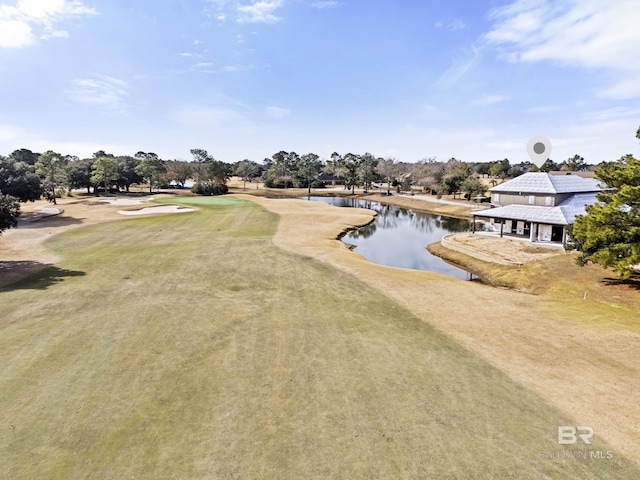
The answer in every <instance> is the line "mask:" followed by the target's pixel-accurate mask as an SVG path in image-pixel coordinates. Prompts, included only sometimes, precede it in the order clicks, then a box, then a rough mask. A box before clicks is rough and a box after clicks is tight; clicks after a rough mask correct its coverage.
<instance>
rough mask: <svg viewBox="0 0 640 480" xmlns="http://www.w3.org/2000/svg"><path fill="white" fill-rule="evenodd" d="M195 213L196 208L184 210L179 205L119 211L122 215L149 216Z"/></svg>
mask: <svg viewBox="0 0 640 480" xmlns="http://www.w3.org/2000/svg"><path fill="white" fill-rule="evenodd" d="M194 211H195V209H194V208H184V207H181V206H179V205H159V206H157V207H144V208H140V209H138V210H118V213H119V214H120V215H149V214H155V213H186V212H194Z"/></svg>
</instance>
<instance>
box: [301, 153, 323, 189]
mask: <svg viewBox="0 0 640 480" xmlns="http://www.w3.org/2000/svg"><path fill="white" fill-rule="evenodd" d="M319 158H320V157H318V155H316V154H315V153H307V154H306V155H302V156H301V157H300V159H299V160H298V163H297V164H296V167H297V176H298V177H299V178H300V179H301V180H302V182H304V184H306V186H307V194H308V195H311V184H312V183H313V182H314V180H316V179H317V178H318V175H320V172H321V171H322V162H321V161H320V160H319Z"/></svg>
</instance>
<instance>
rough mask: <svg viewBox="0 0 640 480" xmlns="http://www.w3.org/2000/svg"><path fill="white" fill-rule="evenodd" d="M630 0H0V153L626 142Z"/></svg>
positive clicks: (559, 150)
mask: <svg viewBox="0 0 640 480" xmlns="http://www.w3.org/2000/svg"><path fill="white" fill-rule="evenodd" d="M638 18H640V2H638V1H637V0H611V1H609V0H575V1H574V0H564V1H563V0H560V1H546V0H489V1H471V0H468V1H460V0H450V1H448V2H444V1H435V0H433V1H417V0H411V1H408V0H407V1H405V0H396V1H383V0H369V1H355V0H335V1H328V0H324V1H323V0H261V1H255V0H239V1H236V0H183V1H179V0H0V154H4V155H7V154H9V153H11V151H13V150H15V149H17V148H29V149H31V150H34V151H45V150H49V149H52V150H55V151H58V152H60V153H63V154H72V155H78V156H80V157H87V156H90V155H91V154H92V153H93V152H95V151H97V150H101V149H102V150H105V151H107V152H110V153H114V154H118V155H120V154H122V155H124V154H134V153H135V152H137V151H139V150H143V151H153V152H155V153H157V154H159V155H160V156H161V157H162V158H165V159H174V158H178V159H185V160H189V159H191V155H190V154H189V150H190V149H192V148H204V149H206V150H208V151H209V152H210V153H212V154H213V155H214V156H215V157H216V158H218V159H220V160H224V161H228V162H234V161H238V160H242V159H244V158H249V159H252V160H255V161H258V162H261V161H262V159H263V158H265V157H270V156H271V155H272V154H273V153H275V152H277V151H279V150H287V151H292V150H293V151H296V152H298V153H300V154H303V153H308V152H314V153H317V154H318V155H320V156H321V158H329V156H330V155H331V153H332V152H334V151H337V152H339V153H342V154H344V153H347V152H353V153H364V152H371V153H373V154H374V155H376V156H383V157H395V158H396V159H398V160H401V161H409V162H413V161H417V160H420V159H423V158H426V157H436V158H437V159H438V160H447V159H449V158H451V157H456V158H458V159H461V160H465V161H491V160H496V159H502V158H509V160H510V161H511V162H512V163H517V162H520V161H523V160H527V159H528V156H527V152H526V144H527V141H528V139H529V138H530V137H532V136H534V135H545V136H547V137H548V138H549V139H550V140H551V142H552V144H553V152H552V154H551V158H553V159H554V160H556V161H558V162H560V161H562V160H565V159H566V158H569V157H571V156H573V155H574V154H576V153H577V154H580V155H582V156H583V157H584V158H585V159H586V160H587V161H588V162H589V163H598V162H600V161H602V160H615V159H617V158H619V157H620V156H622V155H624V154H627V153H634V154H636V155H637V153H638V151H639V148H638V146H639V144H638V141H637V140H636V139H635V132H636V129H637V128H638V126H639V125H640V55H638V54H637V51H638V46H640V29H639V28H638V26H637V19H638Z"/></svg>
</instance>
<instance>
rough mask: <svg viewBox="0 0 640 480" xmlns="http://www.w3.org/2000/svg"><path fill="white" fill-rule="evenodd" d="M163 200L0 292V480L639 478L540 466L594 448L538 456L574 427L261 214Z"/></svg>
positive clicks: (66, 238)
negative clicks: (293, 243) (157, 211)
mask: <svg viewBox="0 0 640 480" xmlns="http://www.w3.org/2000/svg"><path fill="white" fill-rule="evenodd" d="M169 201H170V202H171V203H176V202H178V201H179V202H181V203H185V204H190V205H194V204H197V206H198V207H199V210H198V211H197V212H193V213H181V214H174V215H167V216H153V217H147V218H135V219H127V220H123V221H115V222H110V223H104V224H101V225H95V226H89V227H85V228H81V229H77V230H72V231H70V232H68V233H65V234H62V235H60V236H57V237H53V238H52V239H51V240H50V241H49V242H48V246H49V247H50V248H52V249H54V250H55V251H56V252H58V253H59V254H60V255H61V256H62V257H63V258H64V260H63V261H61V262H60V263H59V264H58V265H56V266H55V267H52V268H49V269H46V270H44V271H42V272H40V273H39V274H37V275H35V276H33V277H30V278H29V279H27V280H25V281H23V282H21V283H18V284H14V285H11V286H9V287H7V288H4V289H2V290H0V309H1V310H0V311H1V312H2V313H1V314H0V476H2V478H7V479H13V480H15V479H70V478H91V479H97V478H109V479H129V478H136V479H141V478H143V479H144V478H146V479H154V480H157V479H169V478H176V479H205V478H206V479H309V478H318V479H334V478H335V479H338V478H345V479H358V478H380V479H399V478H407V479H418V478H459V479H471V478H494V479H495V478H504V479H513V478H519V479H536V480H537V479H541V478H553V479H559V478H579V479H587V478H611V479H625V478H629V479H630V478H640V470H639V469H638V468H637V467H636V466H634V465H633V464H631V463H629V462H627V461H626V460H624V459H622V458H620V456H619V455H617V453H616V452H613V455H614V456H613V458H612V459H574V458H565V459H558V458H547V457H548V455H551V454H553V455H556V456H557V453H558V452H559V451H560V452H566V451H577V450H593V451H596V450H603V451H605V452H606V451H607V450H610V448H609V447H608V446H607V445H604V444H603V443H602V442H600V441H599V440H598V439H595V441H594V443H593V445H584V444H579V445H575V446H562V445H558V444H557V439H556V435H557V427H558V426H560V425H575V424H576V423H575V420H572V419H570V418H566V417H564V416H562V415H561V414H559V413H558V411H557V410H555V409H553V408H551V407H550V406H549V405H548V404H546V403H545V402H544V401H542V400H541V399H540V398H539V397H538V396H536V395H535V394H533V393H531V392H530V391H528V390H526V389H525V388H523V387H521V386H519V385H518V384H515V383H514V382H512V381H511V380H510V379H509V378H507V377H506V376H505V375H503V374H502V373H501V372H500V371H498V370H496V369H494V368H492V367H491V366H489V365H488V364H486V363H485V362H483V361H482V360H480V359H479V358H478V357H476V356H474V355H472V354H470V353H469V352H467V351H466V350H464V349H463V348H461V347H460V346H458V345H457V344H456V343H455V342H453V341H452V340H450V339H449V338H448V337H446V336H444V335H443V334H441V333H439V332H438V331H437V330H435V329H433V328H431V327H430V326H429V325H427V324H425V323H424V322H422V321H420V320H418V319H417V318H416V317H414V316H412V315H411V314H410V313H409V312H408V311H406V310H404V309H403V308H401V307H400V306H399V305H398V304H396V303H394V302H393V301H391V300H389V299H388V298H386V297H385V296H383V295H382V294H381V293H380V292H378V291H376V290H373V289H372V288H371V287H368V286H366V285H365V284H363V283H362V282H360V281H358V280H357V279H355V278H354V277H351V276H349V275H348V274H345V273H343V272H341V271H338V270H337V269H334V268H333V267H330V266H327V265H325V264H323V263H320V262H317V261H314V260H310V259H307V258H303V257H300V256H296V255H293V254H290V253H287V252H284V251H283V250H280V249H279V248H277V247H275V246H274V245H273V243H272V240H271V239H272V235H273V233H274V231H275V228H276V226H277V222H278V217H277V216H275V215H274V214H271V213H268V212H266V211H265V210H264V209H262V208H261V207H259V206H257V205H255V204H253V203H251V202H247V201H243V200H238V199H233V198H194V197H189V198H182V199H176V198H172V199H170V200H169ZM301 228H304V226H301ZM433 301H434V302H447V301H452V302H454V301H455V299H446V298H434V299H433ZM470 314H472V312H470ZM596 433H597V432H596ZM545 452H547V453H545Z"/></svg>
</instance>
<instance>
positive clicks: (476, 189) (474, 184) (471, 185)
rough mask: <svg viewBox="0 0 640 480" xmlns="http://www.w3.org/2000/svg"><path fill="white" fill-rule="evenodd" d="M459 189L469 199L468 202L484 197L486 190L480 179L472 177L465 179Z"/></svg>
mask: <svg viewBox="0 0 640 480" xmlns="http://www.w3.org/2000/svg"><path fill="white" fill-rule="evenodd" d="M460 188H461V190H462V191H463V192H465V194H466V195H467V196H468V197H469V200H471V199H472V198H473V197H476V196H479V195H484V193H485V191H486V189H487V188H486V187H485V186H484V184H483V183H482V182H481V181H480V179H478V178H476V177H475V176H474V175H470V176H469V177H467V179H466V180H465V181H464V182H462V185H461V187H460Z"/></svg>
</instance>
